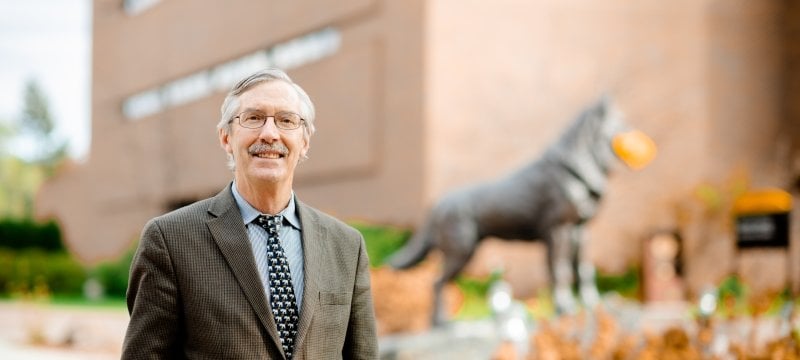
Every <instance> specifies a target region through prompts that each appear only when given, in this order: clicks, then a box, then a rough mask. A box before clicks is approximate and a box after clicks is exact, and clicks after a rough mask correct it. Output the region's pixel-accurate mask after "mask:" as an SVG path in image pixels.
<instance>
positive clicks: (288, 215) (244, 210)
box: [231, 182, 301, 230]
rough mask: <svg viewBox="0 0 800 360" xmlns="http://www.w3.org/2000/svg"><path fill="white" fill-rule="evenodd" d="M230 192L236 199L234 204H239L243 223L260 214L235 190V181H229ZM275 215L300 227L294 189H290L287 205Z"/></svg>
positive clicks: (295, 226) (297, 227)
mask: <svg viewBox="0 0 800 360" xmlns="http://www.w3.org/2000/svg"><path fill="white" fill-rule="evenodd" d="M231 192H232V193H233V198H234V199H235V200H236V205H238V206H239V212H240V213H241V214H242V221H244V224H245V225H247V224H249V223H251V222H253V220H255V219H256V218H257V217H258V216H259V215H261V212H260V211H258V210H257V209H256V208H254V207H253V206H252V205H250V203H248V202H247V200H245V199H244V198H243V197H242V195H241V194H239V191H238V190H236V182H232V183H231ZM276 215H282V216H283V218H284V220H286V221H287V222H288V223H289V224H290V225H292V226H293V227H294V228H295V229H298V230H299V229H301V226H300V218H299V217H298V216H297V207H296V206H295V199H294V191H292V196H291V197H290V198H289V205H288V206H286V208H285V209H283V210H281V212H279V213H277V214H276Z"/></svg>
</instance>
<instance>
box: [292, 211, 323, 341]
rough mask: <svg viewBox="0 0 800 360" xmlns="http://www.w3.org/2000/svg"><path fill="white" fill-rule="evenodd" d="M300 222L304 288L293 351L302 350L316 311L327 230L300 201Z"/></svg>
mask: <svg viewBox="0 0 800 360" xmlns="http://www.w3.org/2000/svg"><path fill="white" fill-rule="evenodd" d="M296 204H297V209H298V213H299V214H300V222H301V225H302V227H303V266H304V267H305V269H304V274H305V275H304V276H303V279H304V281H305V288H304V289H303V305H302V306H301V310H300V322H299V324H298V332H297V339H295V349H302V347H303V341H304V340H305V338H306V334H307V333H308V329H309V326H311V320H312V318H313V317H314V313H315V312H316V309H317V303H318V302H319V286H318V282H317V278H318V277H319V274H320V272H321V271H324V269H322V268H321V266H320V264H321V263H322V260H321V259H323V257H324V256H325V254H323V251H322V247H321V246H320V244H321V243H322V242H323V241H325V239H326V238H327V230H326V229H325V228H324V227H322V226H320V224H319V217H318V216H317V215H316V214H315V213H314V212H313V211H312V210H310V209H309V208H308V207H307V206H306V205H305V204H303V203H302V202H300V201H297V202H296Z"/></svg>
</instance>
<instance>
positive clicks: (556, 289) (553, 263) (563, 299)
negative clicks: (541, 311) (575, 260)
mask: <svg viewBox="0 0 800 360" xmlns="http://www.w3.org/2000/svg"><path fill="white" fill-rule="evenodd" d="M569 231H570V230H569V227H568V226H561V227H559V228H557V229H556V230H554V231H553V233H552V235H551V238H550V239H545V241H546V242H547V253H548V254H547V262H548V265H549V270H550V284H551V286H552V287H553V301H554V302H555V306H556V311H557V312H558V314H560V315H563V314H573V313H575V312H576V311H577V308H578V306H577V303H576V301H575V297H574V296H573V295H572V284H573V282H574V280H573V279H574V274H573V271H572V262H571V261H570V258H571V255H570V254H571V253H572V250H571V248H572V242H571V241H570V238H569Z"/></svg>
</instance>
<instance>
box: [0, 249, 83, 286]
mask: <svg viewBox="0 0 800 360" xmlns="http://www.w3.org/2000/svg"><path fill="white" fill-rule="evenodd" d="M84 281H86V270H85V269H84V267H83V266H82V265H81V264H80V263H79V262H78V261H76V260H75V259H73V258H72V257H71V256H70V255H69V254H68V253H66V252H60V253H48V252H44V251H42V250H38V249H35V250H20V251H9V250H5V249H0V292H2V294H3V295H6V296H28V295H46V296H49V295H51V294H59V295H76V296H79V295H81V294H82V293H83V283H84Z"/></svg>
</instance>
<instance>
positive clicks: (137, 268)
mask: <svg viewBox="0 0 800 360" xmlns="http://www.w3.org/2000/svg"><path fill="white" fill-rule="evenodd" d="M175 279H176V277H175V270H174V268H173V267H172V261H171V259H170V254H169V251H168V249H167V247H166V244H165V242H164V234H163V232H162V230H161V228H160V227H159V225H158V223H157V221H156V220H151V221H150V222H149V223H148V224H147V225H146V226H145V228H144V230H143V232H142V238H141V241H140V242H139V247H138V249H137V250H136V254H135V255H134V258H133V262H132V264H131V269H130V280H129V282H128V291H127V302H128V313H129V314H130V317H131V318H130V322H129V323H128V329H127V331H126V333H125V339H124V341H123V345H122V359H169V358H178V357H180V356H179V352H180V348H181V346H180V344H179V341H178V339H179V336H180V334H179V328H178V326H179V324H180V323H181V321H180V319H179V314H180V311H179V309H178V290H177V284H176V280H175Z"/></svg>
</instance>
